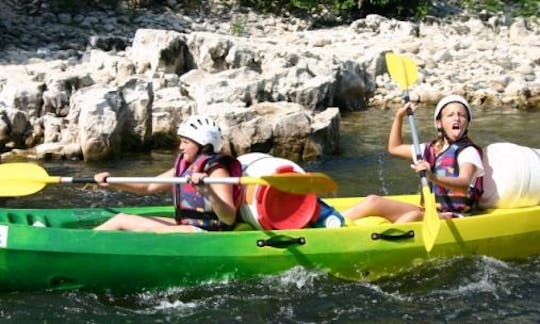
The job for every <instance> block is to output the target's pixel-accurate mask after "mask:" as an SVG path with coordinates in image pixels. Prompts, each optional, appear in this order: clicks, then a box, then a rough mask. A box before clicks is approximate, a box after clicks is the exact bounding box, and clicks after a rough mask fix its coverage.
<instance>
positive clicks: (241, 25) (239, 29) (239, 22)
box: [230, 16, 246, 36]
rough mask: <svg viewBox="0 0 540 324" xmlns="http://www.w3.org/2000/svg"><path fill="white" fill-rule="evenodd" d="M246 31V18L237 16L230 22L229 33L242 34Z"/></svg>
mask: <svg viewBox="0 0 540 324" xmlns="http://www.w3.org/2000/svg"><path fill="white" fill-rule="evenodd" d="M245 31H246V19H245V18H244V17H241V16H237V17H235V18H234V19H233V22H232V23H231V30H230V32H231V34H232V35H235V36H242V35H243V34H244V32H245Z"/></svg>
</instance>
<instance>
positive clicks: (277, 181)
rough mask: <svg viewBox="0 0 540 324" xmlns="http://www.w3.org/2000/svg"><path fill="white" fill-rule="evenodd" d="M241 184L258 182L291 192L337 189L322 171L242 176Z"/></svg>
mask: <svg viewBox="0 0 540 324" xmlns="http://www.w3.org/2000/svg"><path fill="white" fill-rule="evenodd" d="M240 183H242V184H260V185H266V186H272V187H275V188H276V189H278V190H280V191H283V192H288V193H293V194H307V193H331V192H336V191H337V184H336V182H335V181H334V180H332V179H331V178H330V177H329V176H327V175H326V174H324V173H318V172H313V173H309V172H308V173H293V172H290V173H280V174H273V175H267V176H261V177H245V176H244V177H242V178H240Z"/></svg>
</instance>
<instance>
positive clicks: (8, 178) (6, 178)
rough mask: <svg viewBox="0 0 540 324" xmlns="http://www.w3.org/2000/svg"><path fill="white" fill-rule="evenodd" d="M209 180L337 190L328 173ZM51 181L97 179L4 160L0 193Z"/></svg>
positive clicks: (24, 191)
mask: <svg viewBox="0 0 540 324" xmlns="http://www.w3.org/2000/svg"><path fill="white" fill-rule="evenodd" d="M187 181H188V178H186V177H108V178H107V182H108V183H171V184H172V183H186V182H187ZM204 182H205V183H225V184H242V185H265V186H272V187H275V188H276V189H278V190H281V191H283V192H288V193H293V194H307V193H324V192H335V191H336V190H337V184H336V183H335V182H334V180H332V179H331V178H330V177H329V176H327V175H326V174H324V173H318V172H313V173H292V172H291V173H280V174H273V175H266V176H260V177H251V176H243V177H223V178H221V177H220V178H218V177H208V178H205V179H204ZM50 183H96V181H95V180H94V178H93V177H80V178H74V177H59V176H49V175H48V174H47V171H46V170H45V169H43V168H42V167H41V166H39V165H37V164H33V163H24V162H17V163H5V164H0V197H16V196H26V195H31V194H34V193H36V192H38V191H40V190H42V189H43V188H44V187H45V186H46V185H47V184H50Z"/></svg>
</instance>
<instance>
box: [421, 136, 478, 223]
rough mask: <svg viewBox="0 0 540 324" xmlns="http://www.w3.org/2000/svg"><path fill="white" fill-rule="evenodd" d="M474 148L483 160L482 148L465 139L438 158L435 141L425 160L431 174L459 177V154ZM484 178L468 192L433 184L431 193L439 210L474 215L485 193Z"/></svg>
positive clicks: (427, 147)
mask: <svg viewBox="0 0 540 324" xmlns="http://www.w3.org/2000/svg"><path fill="white" fill-rule="evenodd" d="M469 146H473V147H474V148H475V149H476V150H477V151H478V153H479V154H480V158H482V155H483V153H482V148H480V147H479V146H477V145H476V144H474V143H473V142H472V141H471V140H470V139H468V138H467V137H464V138H462V139H460V140H459V141H457V142H454V143H452V144H451V145H450V146H449V147H448V148H447V149H446V150H444V151H443V152H441V153H440V154H439V155H438V156H436V155H435V141H433V142H431V143H429V144H427V145H426V149H425V150H424V156H423V160H424V161H427V162H429V164H430V165H431V172H433V173H434V174H437V175H440V176H447V177H452V176H453V177H457V176H458V175H459V165H458V159H457V157H458V154H459V152H461V151H462V150H463V149H465V148H466V147H469ZM483 186H484V185H483V178H482V177H477V178H476V180H475V182H474V184H471V185H470V186H469V189H468V190H467V192H460V191H456V190H451V189H449V188H445V187H442V186H438V185H436V184H433V183H432V184H431V191H432V192H433V193H434V194H435V199H436V201H437V209H438V210H439V211H442V212H452V213H459V214H467V213H472V212H473V211H475V210H476V209H477V208H478V201H479V200H480V196H481V195H482V193H483V192H484V188H483Z"/></svg>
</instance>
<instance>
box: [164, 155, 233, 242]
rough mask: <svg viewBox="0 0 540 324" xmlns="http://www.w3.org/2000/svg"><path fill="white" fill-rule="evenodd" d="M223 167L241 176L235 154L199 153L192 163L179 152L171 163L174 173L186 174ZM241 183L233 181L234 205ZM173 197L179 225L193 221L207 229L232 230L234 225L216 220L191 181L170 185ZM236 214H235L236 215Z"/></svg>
mask: <svg viewBox="0 0 540 324" xmlns="http://www.w3.org/2000/svg"><path fill="white" fill-rule="evenodd" d="M217 167H225V168H226V169H227V170H228V171H229V174H230V176H231V177H241V176H242V165H241V164H240V162H239V161H238V160H237V159H235V158H234V157H231V156H227V155H221V154H212V155H208V154H201V155H199V156H198V157H197V158H196V159H195V161H193V163H191V164H189V163H187V162H186V161H185V160H184V159H183V158H182V155H179V156H178V157H177V158H176V162H175V164H174V169H175V176H176V177H189V176H191V175H192V174H193V173H196V172H207V173H210V172H211V171H212V169H215V168H217ZM242 194H243V187H242V186H241V185H239V184H238V185H236V184H235V185H233V199H234V204H235V207H236V208H238V207H239V206H240V204H241V203H242ZM173 201H174V206H175V207H176V208H175V219H176V222H177V223H178V224H181V225H193V226H197V227H200V228H203V229H205V230H208V231H222V230H232V229H233V227H234V224H233V225H227V224H225V223H223V222H222V221H220V220H219V218H218V217H217V215H216V213H215V212H214V211H213V210H212V206H211V205H210V202H209V201H208V199H206V198H205V197H204V196H203V195H202V194H201V193H199V191H197V189H196V188H195V186H194V185H192V184H189V183H178V184H175V185H174V186H173ZM237 217H238V216H237Z"/></svg>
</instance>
